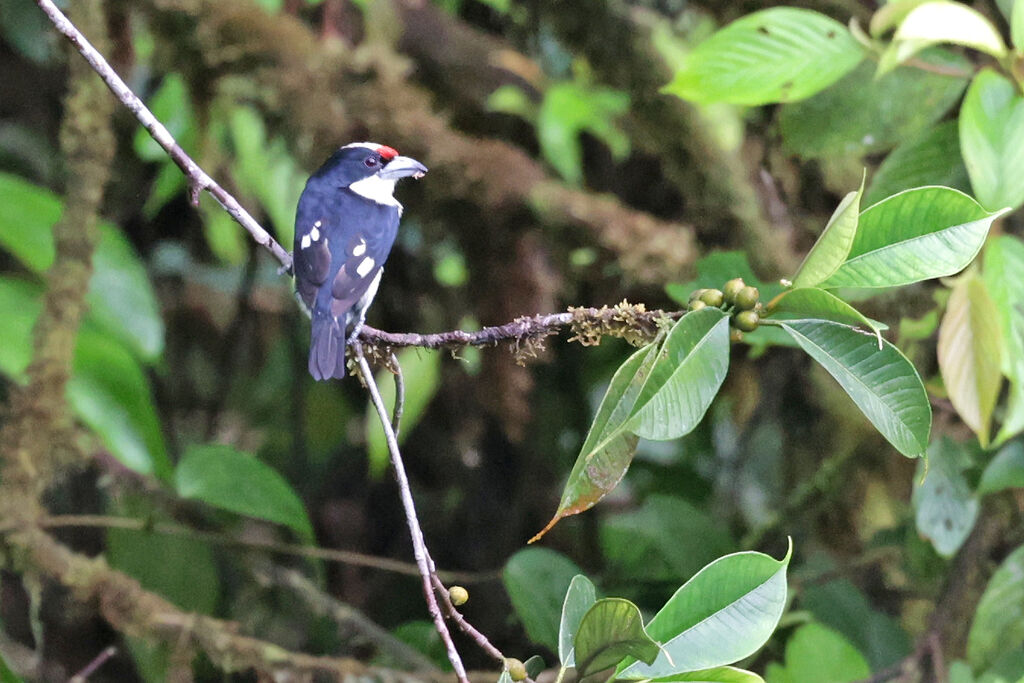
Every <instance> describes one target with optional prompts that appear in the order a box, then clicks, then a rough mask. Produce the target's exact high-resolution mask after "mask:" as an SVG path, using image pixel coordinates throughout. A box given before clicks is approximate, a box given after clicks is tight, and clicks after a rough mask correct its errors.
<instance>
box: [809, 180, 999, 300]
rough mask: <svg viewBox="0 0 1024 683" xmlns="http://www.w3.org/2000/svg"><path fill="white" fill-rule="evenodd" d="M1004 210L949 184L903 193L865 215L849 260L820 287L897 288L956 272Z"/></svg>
mask: <svg viewBox="0 0 1024 683" xmlns="http://www.w3.org/2000/svg"><path fill="white" fill-rule="evenodd" d="M1002 213H1004V212H997V213H989V212H987V211H985V209H983V208H982V207H981V205H979V204H978V203H977V202H976V201H974V200H973V199H971V198H970V197H969V196H967V195H965V194H964V193H962V192H958V191H957V190H954V189H951V188H948V187H919V188H915V189H913V190H907V191H905V192H900V193H899V194H896V195H893V196H892V197H889V198H888V199H885V200H883V201H881V202H879V203H877V204H875V205H874V206H871V207H868V208H867V209H865V210H864V212H863V213H861V216H860V225H859V226H858V228H857V236H856V237H855V238H854V240H853V246H852V247H851V248H850V254H849V258H848V260H847V261H846V262H845V263H844V264H843V265H842V266H840V267H839V270H837V271H836V272H835V273H834V274H833V275H832V276H831V277H830V278H828V279H827V280H826V281H825V282H823V283H821V286H822V287H829V288H832V287H866V288H872V287H895V286H897V285H905V284H910V283H911V282H918V281H919V280H928V279H931V278H936V277H944V276H946V275H952V274H954V273H957V272H959V271H961V270H963V269H964V268H965V267H967V264H969V263H970V262H971V261H972V260H973V259H974V257H975V255H976V254H977V253H978V251H979V250H980V249H981V245H982V244H983V243H984V241H985V236H986V235H987V234H988V230H989V227H990V226H991V225H992V221H993V220H995V219H996V218H998V217H999V216H1000V215H1001V214H1002Z"/></svg>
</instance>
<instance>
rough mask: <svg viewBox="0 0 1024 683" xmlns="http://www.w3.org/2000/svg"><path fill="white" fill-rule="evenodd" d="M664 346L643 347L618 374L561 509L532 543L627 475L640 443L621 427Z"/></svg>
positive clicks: (577, 464)
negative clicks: (659, 350) (559, 521)
mask: <svg viewBox="0 0 1024 683" xmlns="http://www.w3.org/2000/svg"><path fill="white" fill-rule="evenodd" d="M660 346H661V344H650V345H648V346H645V347H644V348H642V349H640V350H639V351H637V352H636V353H634V354H633V355H632V356H630V357H629V358H628V359H627V360H626V362H625V363H623V364H622V365H621V366H620V367H619V369H618V370H616V371H615V375H614V376H613V377H612V381H611V383H610V384H609V385H608V390H607V391H606V392H605V395H604V398H603V399H602V400H601V405H600V406H599V407H598V409H597V415H595V416H594V422H593V424H592V425H591V426H590V432H589V433H588V434H587V439H586V441H584V442H583V448H581V449H580V454H579V455H578V456H576V463H575V464H574V465H573V468H572V472H570V473H569V480H568V481H567V482H566V484H565V489H564V490H563V491H562V499H561V502H560V503H559V505H558V510H557V511H556V512H555V515H554V517H552V518H551V521H550V522H548V523H547V525H546V526H545V527H544V528H543V529H541V531H540V532H539V533H537V535H536V536H534V537H533V538H531V539H530V542H531V543H532V542H534V541H536V540H537V539H539V538H540V537H541V536H543V535H544V534H545V533H547V531H548V530H549V529H551V527H553V526H554V525H555V524H556V523H557V522H558V520H560V519H562V518H563V517H567V516H569V515H575V514H577V513H580V512H583V511H584V510H587V509H589V508H591V507H593V506H594V505H595V504H596V503H597V501H599V500H601V498H603V497H604V496H605V494H606V493H608V492H609V491H611V490H612V489H613V488H615V486H616V485H617V484H618V483H619V481H620V480H621V479H622V477H623V476H624V475H625V474H626V469H627V468H628V467H629V463H630V462H631V461H632V459H633V453H635V452H636V444H637V441H639V439H638V437H637V436H636V435H635V434H633V433H632V432H629V431H626V430H625V429H623V425H624V424H625V422H626V420H627V419H629V416H630V414H631V413H632V412H633V407H634V406H635V405H636V400H637V397H638V396H639V394H640V391H641V389H643V387H644V384H645V383H646V382H647V378H648V377H649V376H650V372H651V367H652V366H653V365H654V361H655V360H657V356H658V349H659V348H660Z"/></svg>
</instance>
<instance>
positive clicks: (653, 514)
mask: <svg viewBox="0 0 1024 683" xmlns="http://www.w3.org/2000/svg"><path fill="white" fill-rule="evenodd" d="M600 540H601V549H602V551H603V553H604V557H605V558H607V560H606V563H607V565H606V567H605V571H606V573H607V574H610V575H611V576H614V577H617V578H620V579H623V580H626V581H678V580H679V577H682V576H692V575H693V574H695V573H696V572H698V571H699V570H700V568H701V567H703V566H704V565H705V564H707V563H708V562H711V561H712V560H714V559H715V558H717V557H720V556H721V555H724V554H726V553H729V552H732V551H734V550H735V549H736V543H735V541H734V540H733V539H732V537H731V536H730V534H729V530H728V528H727V527H726V526H725V525H724V524H722V520H720V519H717V518H715V517H714V516H713V515H711V514H709V513H708V512H706V511H704V510H702V509H700V508H697V507H695V506H693V505H691V504H690V503H688V502H687V501H685V500H683V499H682V498H677V497H675V496H669V495H664V494H653V495H650V496H648V497H647V499H646V500H644V502H643V505H641V506H640V507H639V508H638V509H635V510H628V511H625V512H620V513H617V514H613V515H609V516H607V517H605V518H604V519H602V520H601V529H600Z"/></svg>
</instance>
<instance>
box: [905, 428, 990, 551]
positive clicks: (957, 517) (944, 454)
mask: <svg viewBox="0 0 1024 683" xmlns="http://www.w3.org/2000/svg"><path fill="white" fill-rule="evenodd" d="M969 462H970V461H969V458H968V457H967V454H966V452H965V451H964V448H963V446H961V445H959V444H956V443H954V442H952V441H950V440H949V439H948V438H945V437H943V438H942V439H939V440H936V441H935V442H934V443H933V444H932V445H931V447H929V449H928V460H927V462H921V463H919V464H918V467H917V476H916V477H915V478H914V495H913V504H914V521H915V523H916V524H917V532H918V533H919V534H920V535H921V536H922V537H923V538H926V539H928V540H929V541H931V543H932V545H933V546H935V551H936V552H937V553H938V554H939V555H942V556H943V557H952V556H953V555H955V554H956V551H957V550H959V549H960V546H961V545H963V543H964V541H966V540H967V536H968V535H970V533H971V530H972V529H973V528H974V522H975V521H976V520H977V519H978V510H979V508H980V505H979V504H978V499H977V498H976V497H975V496H974V494H972V493H971V488H970V486H969V485H968V484H967V480H966V479H965V478H964V475H963V472H962V470H963V469H964V467H965V466H966V465H968V464H969Z"/></svg>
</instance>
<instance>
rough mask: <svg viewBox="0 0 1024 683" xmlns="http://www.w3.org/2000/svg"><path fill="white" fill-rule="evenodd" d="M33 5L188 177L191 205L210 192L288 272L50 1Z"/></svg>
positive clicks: (273, 246) (266, 237) (247, 218)
mask: <svg viewBox="0 0 1024 683" xmlns="http://www.w3.org/2000/svg"><path fill="white" fill-rule="evenodd" d="M36 4H37V5H39V8H40V9H41V10H43V12H45V13H46V16H47V17H49V19H50V21H51V22H53V25H54V26H55V27H56V28H57V30H58V31H60V32H61V33H62V34H63V35H64V37H65V38H67V39H68V40H69V41H70V42H71V44H72V45H74V46H75V49H76V50H78V51H79V52H80V53H81V54H82V56H83V57H85V61H87V62H88V63H89V65H90V66H91V67H92V68H93V70H94V71H95V72H96V73H97V74H99V76H100V78H102V79H103V82H104V83H106V84H107V87H108V88H110V91H111V92H112V93H114V96H115V97H116V98H117V99H118V100H120V101H121V103H122V104H123V105H124V106H125V107H127V108H128V110H129V111H130V112H131V113H132V114H134V115H135V118H136V119H138V120H139V123H141V124H142V126H143V128H145V129H146V130H147V131H149V134H150V135H151V136H153V139H154V140H156V142H157V144H158V145H160V146H161V147H163V148H164V150H165V151H166V152H167V154H168V155H169V156H170V157H171V159H172V160H174V163H176V164H177V165H178V167H179V168H180V169H181V171H182V172H183V173H184V174H185V176H186V177H187V178H188V182H189V188H190V193H189V194H190V197H191V199H192V203H193V204H194V205H198V203H199V193H200V192H201V191H203V190H205V191H207V192H209V193H210V195H211V196H213V198H214V199H216V200H217V203H218V204H220V205H221V206H222V207H224V210H225V211H227V212H228V215H230V216H231V217H232V218H234V219H235V220H236V221H237V222H238V224H239V225H241V226H242V227H243V228H245V229H246V230H247V231H248V232H249V234H250V235H252V238H253V239H254V240H256V243H257V244H259V245H260V246H262V247H264V248H265V249H267V250H268V251H269V252H270V253H271V254H273V255H274V258H276V259H277V260H278V261H280V263H281V267H282V269H283V270H285V271H291V267H292V256H291V254H289V253H288V252H287V251H286V250H285V249H284V248H283V247H282V246H281V245H280V244H278V243H277V241H276V240H275V239H274V238H273V237H271V236H270V233H268V232H267V231H266V230H264V229H263V226H261V225H260V224H259V223H257V222H256V219H254V218H253V217H252V216H251V215H249V212H248V211H246V210H245V209H244V208H242V205H241V204H239V203H238V200H237V199H235V198H234V197H233V196H232V195H231V194H229V193H228V192H227V191H226V190H225V189H224V188H223V187H221V186H220V185H218V184H217V182H216V181H215V180H214V179H213V178H211V177H210V176H209V175H207V174H206V171H204V170H203V169H202V168H200V167H199V164H197V163H196V162H195V161H193V160H192V157H190V156H189V155H188V154H186V153H185V150H183V149H182V148H181V146H180V145H179V144H178V142H177V141H176V140H175V139H174V136H172V135H171V133H170V131H168V130H167V128H166V127H165V126H164V125H163V124H162V123H160V121H158V120H157V118H156V117H155V116H153V112H151V111H150V110H149V109H148V108H147V107H146V105H145V104H143V102H142V100H140V99H139V97H138V96H137V95H136V94H135V93H134V92H132V90H131V88H129V87H128V86H127V85H126V84H125V82H124V81H123V80H121V77H120V76H118V75H117V73H116V72H115V71H114V69H113V68H112V67H111V66H110V64H108V63H107V60H106V59H104V57H103V55H102V54H100V53H99V51H98V50H97V49H96V48H94V47H93V46H92V44H91V43H90V42H89V41H88V39H86V37H85V36H84V35H82V32H81V31H79V30H78V28H77V27H75V25H74V24H72V23H71V21H70V20H69V19H68V18H67V17H66V16H64V14H63V13H62V12H61V11H60V10H59V9H57V6H56V5H54V4H53V2H52V0H36Z"/></svg>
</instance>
